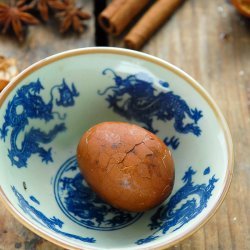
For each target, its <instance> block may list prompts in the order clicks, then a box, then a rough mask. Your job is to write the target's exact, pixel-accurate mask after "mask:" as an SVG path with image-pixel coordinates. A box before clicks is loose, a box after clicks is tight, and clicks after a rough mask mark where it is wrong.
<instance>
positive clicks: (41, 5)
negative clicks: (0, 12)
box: [20, 0, 62, 21]
mask: <svg viewBox="0 0 250 250" xmlns="http://www.w3.org/2000/svg"><path fill="white" fill-rule="evenodd" d="M20 2H21V3H22V4H23V5H27V6H29V7H30V8H31V9H33V10H37V11H38V12H39V13H40V16H41V18H42V19H43V21H48V20H49V10H50V9H53V8H54V6H55V7H56V8H58V7H59V8H60V7H61V6H62V1H61V0H20Z"/></svg>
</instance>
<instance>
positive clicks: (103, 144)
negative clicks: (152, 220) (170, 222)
mask: <svg viewBox="0 0 250 250" xmlns="http://www.w3.org/2000/svg"><path fill="white" fill-rule="evenodd" d="M77 158H78V163H79V167H80V170H81V172H82V174H83V175H84V178H85V180H86V181H87V182H88V184H89V185H90V186H91V187H92V189H93V190H94V191H95V192H96V193H98V194H99V196H100V197H101V198H102V199H103V200H105V201H106V202H108V203H109V204H111V205H112V206H114V207H116V208H120V209H123V210H127V211H134V212H135V211H136V212H139V211H145V210H148V209H150V208H153V207H155V206H157V205H159V204H160V203H161V202H163V201H164V200H165V199H166V198H167V197H168V196H169V195H170V193H171V191H172V188H173V184H174V163H173V159H172V157H171V153H170V151H169V149H168V148H167V147H166V145H165V144H164V143H163V142H162V141H161V140H160V139H159V138H158V137H157V136H155V135H154V134H152V133H151V132H149V131H147V130H145V129H143V128H141V127H139V126H137V125H133V124H129V123H123V122H104V123H101V124H98V125H95V126H93V127H92V128H90V129H89V130H88V131H87V132H86V133H85V134H84V135H83V136H82V138H81V140H80V142H79V145H78V148H77Z"/></svg>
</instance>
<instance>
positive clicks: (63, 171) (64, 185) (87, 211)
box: [54, 156, 142, 231]
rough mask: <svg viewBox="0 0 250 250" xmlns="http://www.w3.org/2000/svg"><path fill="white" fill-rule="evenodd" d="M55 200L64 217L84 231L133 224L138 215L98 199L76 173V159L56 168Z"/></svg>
mask: <svg viewBox="0 0 250 250" xmlns="http://www.w3.org/2000/svg"><path fill="white" fill-rule="evenodd" d="M54 191H55V197H56V201H57V203H58V205H59V207H60V208H61V210H62V211H63V212H64V214H65V215H66V216H67V217H68V218H70V219H71V220H72V221H74V222H76V223H77V224H79V225H81V226H84V227H86V228H90V229H95V230H102V231H110V230H116V229H120V228H123V227H126V226H128V225H130V224H132V223H133V222H135V221H137V220H138V219H139V218H140V217H141V216H142V213H129V212H125V211H121V210H119V209H115V208H113V207H111V206H110V205H109V204H107V203H105V202H104V201H103V200H101V199H100V198H99V197H98V196H97V195H96V194H95V193H94V192H93V191H92V189H91V188H90V187H89V186H88V185H87V183H86V181H85V180H84V178H83V176H82V175H81V173H80V172H79V168H78V164H77V160H76V157H75V156H73V157H71V158H69V159H68V160H67V161H66V162H65V163H64V164H63V165H62V167H61V168H60V169H59V171H58V173H57V176H56V178H55V182H54Z"/></svg>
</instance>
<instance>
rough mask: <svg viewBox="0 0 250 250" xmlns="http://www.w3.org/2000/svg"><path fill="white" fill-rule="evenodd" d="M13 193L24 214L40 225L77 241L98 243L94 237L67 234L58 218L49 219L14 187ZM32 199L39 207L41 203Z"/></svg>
mask: <svg viewBox="0 0 250 250" xmlns="http://www.w3.org/2000/svg"><path fill="white" fill-rule="evenodd" d="M12 191H13V193H14V194H15V196H16V198H17V200H18V205H19V207H20V208H21V209H22V210H23V212H24V213H26V214H27V215H29V216H30V217H31V218H32V219H33V220H34V221H36V222H37V223H39V224H40V225H42V226H45V227H47V228H49V229H50V230H52V231H54V232H55V233H58V234H60V235H63V236H66V237H69V238H73V239H77V240H80V241H83V242H88V243H95V242H96V240H95V239H94V238H93V237H81V236H79V235H75V234H70V233H66V232H64V231H62V227H63V224H64V223H63V221H61V220H60V219H58V218H56V217H55V216H53V217H52V218H48V217H47V216H46V215H45V214H44V213H43V212H41V211H40V210H38V209H37V208H36V207H35V206H32V205H31V204H30V203H29V202H28V201H26V200H25V198H24V197H23V195H22V194H21V193H19V192H18V190H17V189H16V188H15V187H14V186H12ZM32 197H33V198H32V199H31V200H32V201H33V202H34V203H35V204H36V206H39V205H40V202H39V201H38V200H37V199H36V198H35V197H34V196H32Z"/></svg>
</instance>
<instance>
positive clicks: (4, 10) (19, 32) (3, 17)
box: [0, 1, 39, 41]
mask: <svg viewBox="0 0 250 250" xmlns="http://www.w3.org/2000/svg"><path fill="white" fill-rule="evenodd" d="M30 9H31V7H30V6H27V5H23V1H18V2H17V3H16V4H14V3H13V2H12V3H10V4H5V3H0V26H1V28H2V33H3V34H5V33H7V32H8V31H13V32H14V33H15V35H16V37H17V39H18V40H19V41H23V38H24V29H25V28H26V27H27V25H31V24H32V25H34V24H38V23H39V20H38V19H37V18H35V17H34V16H32V15H31V14H30V13H28V12H27V11H28V10H30Z"/></svg>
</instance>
